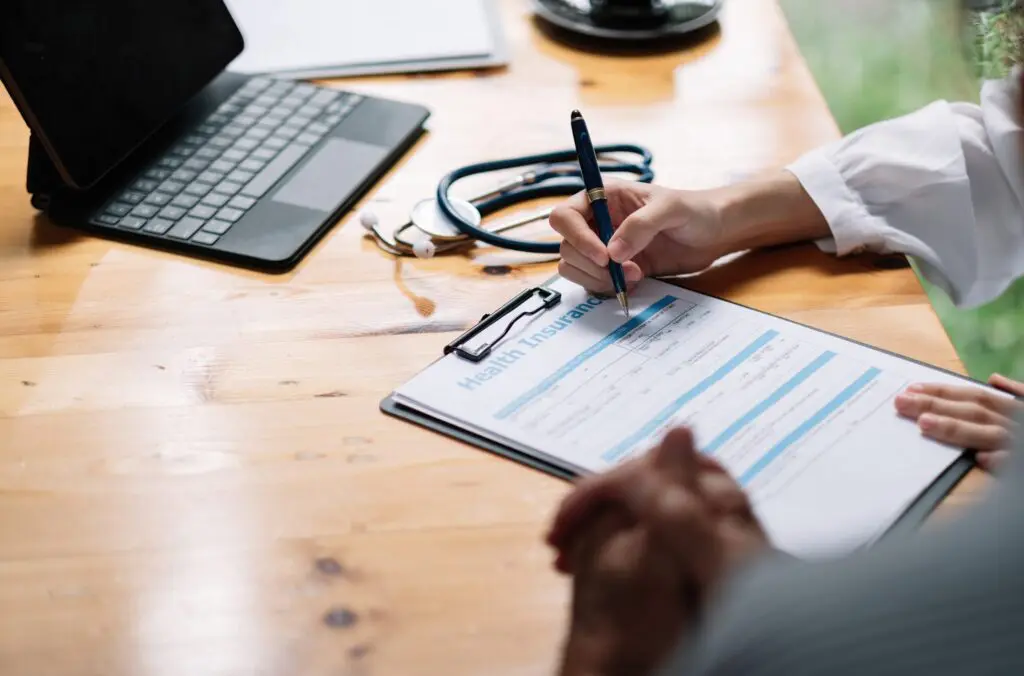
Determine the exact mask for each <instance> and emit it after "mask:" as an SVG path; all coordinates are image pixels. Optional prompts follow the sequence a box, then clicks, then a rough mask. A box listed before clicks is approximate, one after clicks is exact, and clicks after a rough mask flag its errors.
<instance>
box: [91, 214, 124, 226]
mask: <svg viewBox="0 0 1024 676" xmlns="http://www.w3.org/2000/svg"><path fill="white" fill-rule="evenodd" d="M92 222H93V223H100V224H102V225H117V224H118V223H120V222H121V218H120V217H119V216H112V215H110V214H100V215H99V216H93V218H92Z"/></svg>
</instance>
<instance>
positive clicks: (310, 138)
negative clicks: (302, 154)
mask: <svg viewBox="0 0 1024 676" xmlns="http://www.w3.org/2000/svg"><path fill="white" fill-rule="evenodd" d="M295 140H296V141H298V142H299V143H308V144H310V145H313V144H314V143H316V142H317V141H319V140H320V137H319V136H317V135H316V134H299V138H297V139H295Z"/></svg>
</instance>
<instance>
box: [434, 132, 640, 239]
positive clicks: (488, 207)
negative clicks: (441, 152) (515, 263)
mask: <svg viewBox="0 0 1024 676" xmlns="http://www.w3.org/2000/svg"><path fill="white" fill-rule="evenodd" d="M594 150H595V151H596V152H597V153H598V155H602V154H609V153H630V154H634V155H637V156H639V157H640V158H641V160H642V161H641V163H639V164H630V163H626V162H615V163H602V165H601V169H602V172H607V173H631V174H634V175H636V180H637V181H640V182H643V183H650V182H651V181H653V180H654V172H653V171H652V170H651V166H650V165H651V162H652V160H653V156H652V154H651V152H650V151H649V150H647V149H646V148H643V147H641V146H638V145H633V144H618V145H605V146H598V147H596V148H595V149H594ZM576 161H577V157H576V150H575V149H567V150H560V151H555V152H550V153H540V154H537V155H525V156H522V157H513V158H509V159H506V160H493V161H488V162H479V163H476V164H471V165H467V166H465V167H460V168H458V169H455V170H454V171H452V172H451V173H449V174H447V175H446V176H444V177H443V178H442V179H441V180H440V181H439V182H438V185H437V194H436V199H437V205H438V208H439V209H440V211H441V213H443V214H444V216H445V218H447V219H449V220H450V221H451V222H452V223H453V224H454V225H455V226H456V227H457V228H458V229H459V231H460V232H462V233H463V234H464V235H466V236H467V237H468V238H470V239H474V240H478V241H481V242H484V243H486V244H490V245H492V246H495V247H499V248H502V249H510V250H513V251H521V252H525V253H541V254H555V253H558V252H559V248H560V245H559V243H557V242H537V241H531V240H521V239H516V238H512V237H504V236H502V235H500V234H498V233H496V232H493V231H489V230H485V229H484V228H481V227H477V226H475V225H473V224H472V223H468V222H466V221H465V219H463V218H462V217H461V216H460V215H459V214H458V213H457V212H456V211H455V209H454V207H453V206H452V203H451V201H450V198H449V197H448V193H449V191H450V190H451V187H452V186H453V185H454V184H455V183H456V182H457V181H459V180H461V179H464V178H467V177H469V176H474V175H477V174H485V173H491V172H494V171H502V170H505V169H513V168H517V167H523V166H531V165H547V166H548V169H541V170H539V171H537V172H536V173H528V174H524V176H523V177H521V180H517V181H515V182H514V183H513V184H511V185H510V187H508V188H506V189H504V190H499V191H495V192H492V193H489V194H488V195H486V196H485V199H482V200H480V201H478V202H474V206H475V207H476V208H477V210H479V211H480V214H481V215H482V216H486V215H488V214H490V213H494V212H495V211H499V210H501V209H504V208H506V207H509V206H511V205H513V204H518V203H520V202H525V201H527V200H533V199H539V198H543V197H565V196H569V195H574V194H576V193H578V192H580V191H581V190H583V189H584V185H583V179H582V178H581V176H580V172H579V170H578V169H576V170H569V171H558V170H555V169H553V168H550V167H551V165H557V164H564V163H571V162H576ZM491 195H494V196H493V197H492V196H491Z"/></svg>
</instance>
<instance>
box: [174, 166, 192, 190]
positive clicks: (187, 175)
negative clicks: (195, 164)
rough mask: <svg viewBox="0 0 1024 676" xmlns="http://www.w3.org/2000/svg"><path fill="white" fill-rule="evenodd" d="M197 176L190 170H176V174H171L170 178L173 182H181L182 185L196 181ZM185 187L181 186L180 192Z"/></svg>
mask: <svg viewBox="0 0 1024 676" xmlns="http://www.w3.org/2000/svg"><path fill="white" fill-rule="evenodd" d="M198 175H199V174H198V173H197V172H194V171H192V170H191V169H178V170H177V171H176V172H174V173H173V174H171V178H172V179H174V180H175V181H181V182H182V183H189V182H191V181H194V180H196V176H198ZM184 189H185V186H184V185H182V186H181V190H184Z"/></svg>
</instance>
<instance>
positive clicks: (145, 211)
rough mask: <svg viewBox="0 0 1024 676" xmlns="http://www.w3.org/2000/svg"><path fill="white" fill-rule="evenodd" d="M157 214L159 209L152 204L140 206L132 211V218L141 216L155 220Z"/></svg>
mask: <svg viewBox="0 0 1024 676" xmlns="http://www.w3.org/2000/svg"><path fill="white" fill-rule="evenodd" d="M156 213H157V208H156V207H155V206H153V205H152V204H139V205H138V206H136V207H135V208H134V209H132V216H141V217H142V218H153V217H154V216H156Z"/></svg>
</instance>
